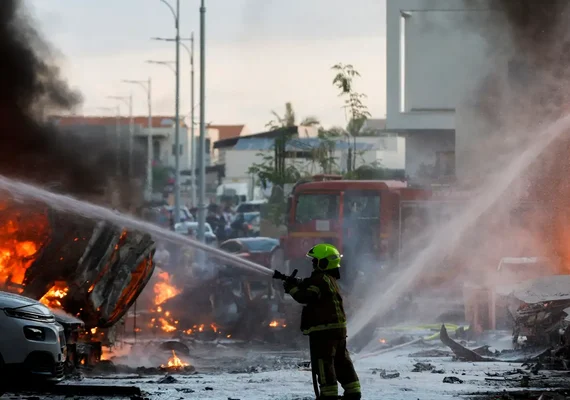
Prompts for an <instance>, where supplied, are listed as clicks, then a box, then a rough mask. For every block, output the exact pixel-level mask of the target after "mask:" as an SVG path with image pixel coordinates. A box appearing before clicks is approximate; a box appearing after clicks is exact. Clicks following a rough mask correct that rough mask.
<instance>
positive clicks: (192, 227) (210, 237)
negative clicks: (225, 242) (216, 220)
mask: <svg viewBox="0 0 570 400" xmlns="http://www.w3.org/2000/svg"><path fill="white" fill-rule="evenodd" d="M174 231H175V232H177V233H180V234H182V235H191V234H193V235H197V234H198V223H197V222H179V223H177V224H176V225H174ZM204 231H205V232H204V236H205V239H206V244H208V245H210V246H216V247H217V245H218V237H217V236H216V235H215V234H214V231H213V230H212V227H211V226H210V224H209V223H207V222H206V223H205V224H204Z"/></svg>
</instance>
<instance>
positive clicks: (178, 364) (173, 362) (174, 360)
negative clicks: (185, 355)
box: [160, 350, 190, 368]
mask: <svg viewBox="0 0 570 400" xmlns="http://www.w3.org/2000/svg"><path fill="white" fill-rule="evenodd" d="M189 365H190V364H188V363H185V362H184V361H182V360H181V359H180V358H178V356H177V355H176V353H175V352H174V350H172V357H170V358H169V359H168V364H166V365H164V364H162V365H161V366H160V367H161V368H183V367H187V366H189Z"/></svg>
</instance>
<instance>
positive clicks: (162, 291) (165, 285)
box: [154, 271, 182, 312]
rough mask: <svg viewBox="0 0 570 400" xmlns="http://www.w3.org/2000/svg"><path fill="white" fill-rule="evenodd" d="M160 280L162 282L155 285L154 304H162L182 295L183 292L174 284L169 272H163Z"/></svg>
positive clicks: (159, 275) (159, 276) (160, 274)
mask: <svg viewBox="0 0 570 400" xmlns="http://www.w3.org/2000/svg"><path fill="white" fill-rule="evenodd" d="M158 278H159V279H160V281H159V282H157V283H155V284H154V295H155V296H154V304H156V305H159V304H162V303H164V302H165V301H166V300H168V299H171V298H173V297H176V296H178V295H179V294H180V293H182V290H180V289H178V288H177V287H176V286H174V285H173V284H172V282H171V280H172V277H171V276H170V275H169V274H168V272H164V271H163V272H161V273H159V274H158ZM159 312H160V311H159Z"/></svg>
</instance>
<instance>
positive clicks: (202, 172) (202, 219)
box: [198, 0, 206, 242]
mask: <svg viewBox="0 0 570 400" xmlns="http://www.w3.org/2000/svg"><path fill="white" fill-rule="evenodd" d="M205 150H206V6H205V4H204V0H201V5H200V145H199V146H198V164H199V175H198V176H199V178H198V184H199V186H198V187H199V191H198V196H199V198H198V240H199V241H201V242H205V224H206V204H205V197H206V163H205V162H206V160H205V153H206V151H205Z"/></svg>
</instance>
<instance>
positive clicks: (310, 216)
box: [281, 175, 432, 276]
mask: <svg viewBox="0 0 570 400" xmlns="http://www.w3.org/2000/svg"><path fill="white" fill-rule="evenodd" d="M431 193H432V192H431V190H425V189H414V188H409V187H407V185H406V184H405V182H400V181H349V180H341V178H340V177H339V176H326V175H320V176H315V177H314V179H313V181H311V182H305V183H300V184H297V185H296V186H295V187H294V188H293V191H292V194H291V197H290V198H289V212H288V220H287V231H288V232H287V236H286V237H284V238H282V239H281V241H282V247H283V249H284V253H285V260H286V262H288V265H289V269H291V270H292V269H293V268H299V269H300V270H303V269H306V268H310V264H308V263H307V261H306V258H305V254H306V252H307V250H308V249H309V248H310V247H311V246H313V245H315V244H317V243H323V242H328V243H331V244H333V245H335V246H337V247H338V248H339V249H340V251H341V252H342V253H343V256H344V262H343V265H344V266H345V267H346V269H345V271H349V270H350V269H351V268H352V267H353V266H352V265H351V259H352V260H355V259H356V258H357V256H358V259H359V264H365V263H366V260H370V261H372V260H374V263H375V264H378V261H380V263H382V262H386V261H388V260H393V259H394V258H395V257H397V256H398V251H399V249H400V239H401V237H400V236H401V231H402V226H401V225H402V224H401V213H402V212H404V213H405V212H406V210H405V209H401V205H402V204H404V203H405V202H409V201H417V200H426V199H429V198H430V197H431ZM307 272H308V271H307ZM350 275H351V272H348V276H350Z"/></svg>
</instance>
